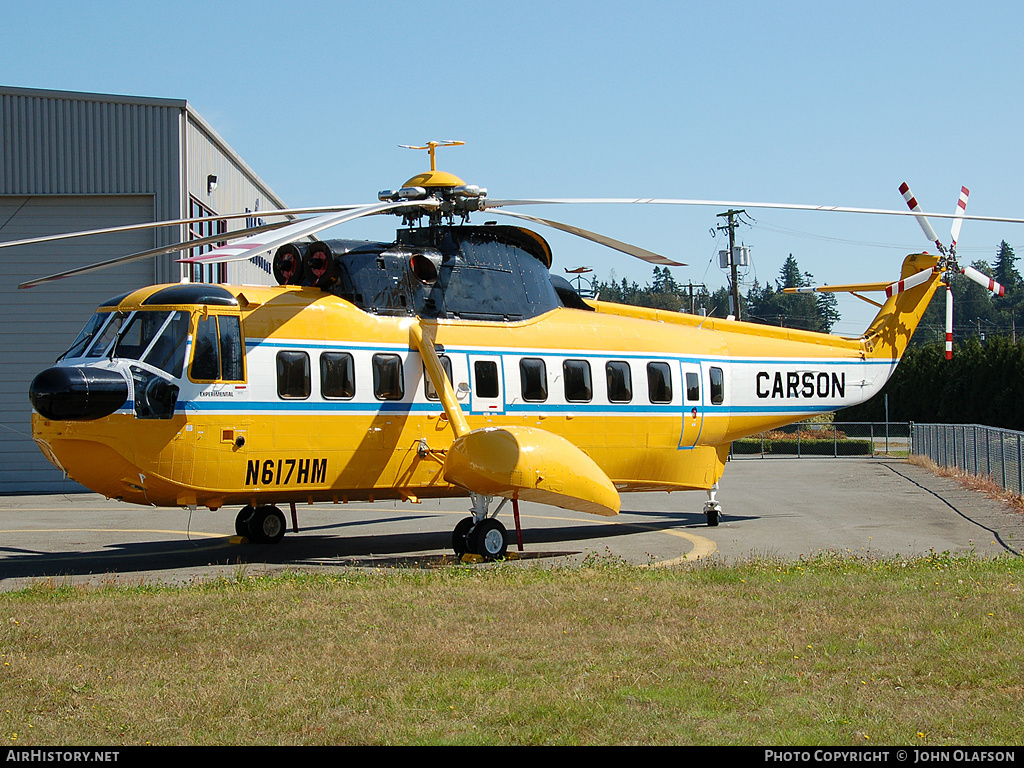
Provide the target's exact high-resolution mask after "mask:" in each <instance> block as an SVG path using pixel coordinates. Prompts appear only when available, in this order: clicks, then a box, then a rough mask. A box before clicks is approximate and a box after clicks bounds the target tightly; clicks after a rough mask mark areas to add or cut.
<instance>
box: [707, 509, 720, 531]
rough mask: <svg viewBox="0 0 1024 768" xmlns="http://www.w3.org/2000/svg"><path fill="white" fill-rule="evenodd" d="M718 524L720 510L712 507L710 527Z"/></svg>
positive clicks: (709, 515) (709, 513)
mask: <svg viewBox="0 0 1024 768" xmlns="http://www.w3.org/2000/svg"><path fill="white" fill-rule="evenodd" d="M716 525H718V510H717V509H712V510H709V511H708V528H714V527H715V526H716Z"/></svg>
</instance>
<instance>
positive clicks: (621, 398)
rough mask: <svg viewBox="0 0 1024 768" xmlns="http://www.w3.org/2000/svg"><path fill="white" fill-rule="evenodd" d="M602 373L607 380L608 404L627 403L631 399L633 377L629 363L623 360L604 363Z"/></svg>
mask: <svg viewBox="0 0 1024 768" xmlns="http://www.w3.org/2000/svg"><path fill="white" fill-rule="evenodd" d="M604 373H605V378H606V379H607V380H608V401H609V402H611V403H628V402H629V401H630V400H632V399H633V375H632V373H631V372H630V370H629V363H627V362H626V361H625V360H612V361H610V362H608V363H605V366H604Z"/></svg>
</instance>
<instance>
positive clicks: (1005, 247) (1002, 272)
mask: <svg viewBox="0 0 1024 768" xmlns="http://www.w3.org/2000/svg"><path fill="white" fill-rule="evenodd" d="M1015 261H1017V257H1016V256H1015V255H1014V253H1013V248H1011V247H1010V244H1009V243H1008V242H1006V241H1005V240H1003V241H1002V242H1001V243H1000V244H999V250H998V251H997V252H996V263H995V266H993V267H992V277H993V279H995V281H996V282H997V283H999V284H1000V285H1002V286H1003V287H1004V288H1006V296H1003V297H1002V298H1003V299H1010V298H1011V295H1013V294H1018V293H1020V289H1021V277H1020V273H1019V272H1017V268H1016V267H1015V266H1014V265H1013V263H1014V262H1015ZM1011 306H1012V305H1011Z"/></svg>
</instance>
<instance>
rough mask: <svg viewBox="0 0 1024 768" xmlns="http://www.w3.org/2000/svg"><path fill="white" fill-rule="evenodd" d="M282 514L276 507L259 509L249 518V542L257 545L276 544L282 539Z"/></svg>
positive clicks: (283, 529)
mask: <svg viewBox="0 0 1024 768" xmlns="http://www.w3.org/2000/svg"><path fill="white" fill-rule="evenodd" d="M285 526H286V524H285V520H284V513H282V512H281V510H280V509H278V508H277V507H272V506H266V507H259V508H257V509H256V511H255V512H253V515H252V517H251V518H249V540H250V541H252V542H255V543H257V544H277V542H279V541H280V540H281V539H282V538H284V532H285Z"/></svg>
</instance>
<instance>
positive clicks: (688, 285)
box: [682, 280, 707, 315]
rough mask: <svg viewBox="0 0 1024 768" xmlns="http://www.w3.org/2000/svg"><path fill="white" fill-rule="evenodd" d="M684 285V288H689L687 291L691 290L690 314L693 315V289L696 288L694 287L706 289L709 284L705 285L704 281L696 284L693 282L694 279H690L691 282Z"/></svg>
mask: <svg viewBox="0 0 1024 768" xmlns="http://www.w3.org/2000/svg"><path fill="white" fill-rule="evenodd" d="M682 287H683V288H686V289H687V291H688V292H689V294H690V314H691V315H692V314H693V289H694V288H705V289H706V288H707V286H706V285H704V283H696V284H695V283H694V282H693V281H692V280H691V281H690V282H689V283H688V284H687V285H684V286H682Z"/></svg>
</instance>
